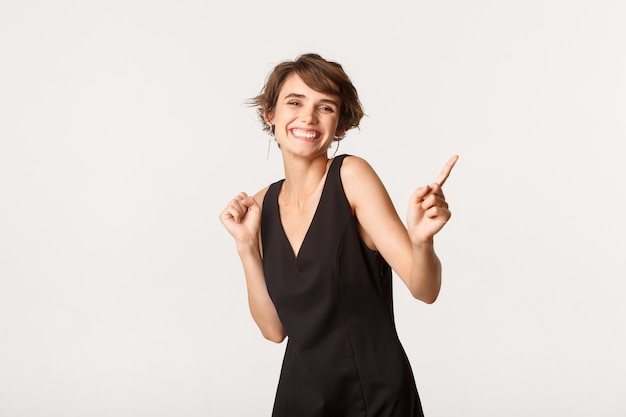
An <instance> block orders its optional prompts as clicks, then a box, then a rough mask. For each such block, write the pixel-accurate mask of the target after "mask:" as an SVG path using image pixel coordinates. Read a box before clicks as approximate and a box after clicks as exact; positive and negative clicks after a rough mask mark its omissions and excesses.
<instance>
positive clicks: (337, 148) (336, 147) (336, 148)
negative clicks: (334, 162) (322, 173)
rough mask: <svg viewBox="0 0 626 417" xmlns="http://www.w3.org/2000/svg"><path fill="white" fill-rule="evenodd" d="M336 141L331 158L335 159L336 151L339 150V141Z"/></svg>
mask: <svg viewBox="0 0 626 417" xmlns="http://www.w3.org/2000/svg"><path fill="white" fill-rule="evenodd" d="M336 141H337V146H335V152H333V158H334V157H335V155H337V151H338V150H339V139H336Z"/></svg>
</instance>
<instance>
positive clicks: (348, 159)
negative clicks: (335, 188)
mask: <svg viewBox="0 0 626 417" xmlns="http://www.w3.org/2000/svg"><path fill="white" fill-rule="evenodd" d="M341 179H342V180H343V181H344V182H345V181H352V180H355V179H357V180H358V181H364V180H365V181H366V180H368V179H376V180H378V175H377V174H376V171H374V168H372V166H371V165H370V163H369V162H367V161H366V160H365V159H364V158H361V157H360V156H355V155H345V157H344V159H343V163H342V165H341Z"/></svg>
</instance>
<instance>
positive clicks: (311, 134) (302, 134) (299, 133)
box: [292, 129, 317, 139]
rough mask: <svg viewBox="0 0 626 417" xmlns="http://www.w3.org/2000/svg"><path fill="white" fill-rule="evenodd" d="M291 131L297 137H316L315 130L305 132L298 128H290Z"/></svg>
mask: <svg viewBox="0 0 626 417" xmlns="http://www.w3.org/2000/svg"><path fill="white" fill-rule="evenodd" d="M292 132H293V134H294V136H297V137H299V138H306V139H315V138H316V137H317V132H305V131H303V130H299V129H294V130H292Z"/></svg>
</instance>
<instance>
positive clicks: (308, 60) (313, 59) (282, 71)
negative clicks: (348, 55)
mask: <svg viewBox="0 0 626 417" xmlns="http://www.w3.org/2000/svg"><path fill="white" fill-rule="evenodd" d="M293 73H296V74H298V76H300V78H302V81H304V83H305V84H306V85H308V86H309V87H311V88H312V89H313V90H315V91H319V92H320V93H326V94H333V95H336V96H338V97H339V98H340V100H341V108H340V109H339V122H338V124H337V130H339V131H341V132H342V133H341V135H340V136H337V137H336V140H341V139H343V138H344V136H345V133H346V131H348V130H350V129H352V128H355V127H359V122H360V121H361V118H363V115H364V112H363V107H362V105H361V102H360V101H359V95H358V93H357V91H356V88H354V85H352V81H350V78H349V77H348V75H347V74H346V73H345V71H344V70H343V67H342V66H341V65H340V64H338V63H337V62H333V61H327V60H326V59H324V58H322V57H321V56H319V55H318V54H303V55H300V56H299V57H298V58H296V59H295V60H294V61H284V62H282V63H280V64H278V65H276V66H275V67H274V69H273V70H272V72H270V74H269V75H268V77H267V80H266V81H265V85H264V86H263V89H262V90H261V94H259V95H258V96H256V97H254V98H252V99H250V100H249V101H248V103H249V104H250V105H252V106H254V107H256V108H257V111H258V113H259V116H260V117H261V121H262V122H263V129H264V130H266V131H268V132H269V130H270V127H269V126H268V125H267V124H266V123H265V119H264V115H265V114H266V113H269V112H271V111H272V110H273V109H274V107H275V106H276V102H277V101H278V94H279V93H280V89H281V88H282V86H283V84H284V83H285V80H286V79H287V77H288V76H289V75H291V74H293Z"/></svg>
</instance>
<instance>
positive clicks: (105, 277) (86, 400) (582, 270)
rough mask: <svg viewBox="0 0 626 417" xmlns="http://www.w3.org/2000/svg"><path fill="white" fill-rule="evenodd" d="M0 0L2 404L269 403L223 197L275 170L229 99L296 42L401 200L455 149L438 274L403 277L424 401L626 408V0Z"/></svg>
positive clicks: (500, 414)
mask: <svg viewBox="0 0 626 417" xmlns="http://www.w3.org/2000/svg"><path fill="white" fill-rule="evenodd" d="M0 4H1V5H0V140H1V147H0V198H1V204H0V275H1V277H0V416H2V417H20V416H28V417H39V416H42V417H43V416H46V417H52V416H63V417H73V416H81V417H83V416H89V417H99V416H114V417H124V416H133V417H134V416H150V417H158V416H185V417H187V416H189V417H194V416H219V417H222V416H235V417H240V416H261V417H262V416H269V415H270V412H271V407H272V403H273V396H274V392H275V389H276V383H277V380H278V374H279V370H280V365H281V360H282V355H283V351H284V344H283V345H275V344H273V343H271V342H268V341H265V340H264V339H263V338H262V337H261V335H260V333H259V332H258V330H257V329H256V327H255V325H254V323H253V322H252V319H251V318H250V315H249V313H248V307H247V303H246V293H245V285H244V279H243V276H242V271H241V266H240V264H239V262H238V258H237V256H236V253H235V250H234V244H233V242H232V239H231V238H230V236H229V235H228V234H227V232H226V231H225V230H224V229H223V227H222V226H221V224H220V223H219V221H218V214H219V212H220V211H221V210H222V208H223V207H225V205H226V203H227V202H228V200H229V199H230V198H232V197H233V196H234V195H235V194H236V193H237V192H239V191H241V190H245V191H247V192H250V193H252V192H256V191H257V190H258V189H260V188H261V187H263V186H265V185H267V184H268V183H270V182H272V181H274V180H276V179H279V178H282V165H281V161H280V156H279V153H278V150H277V149H276V148H275V147H273V148H272V152H271V154H270V157H269V160H266V150H267V136H266V135H265V134H264V133H263V132H262V131H261V125H260V122H259V121H258V120H257V119H256V114H255V112H254V110H253V109H251V108H249V107H247V106H246V105H245V100H246V99H248V98H249V97H252V96H254V95H256V94H257V93H258V92H259V90H260V88H261V87H262V85H263V81H264V79H265V76H266V75H267V74H268V72H269V71H270V69H271V68H272V67H273V66H274V65H275V64H277V63H279V62H281V61H283V60H286V59H293V58H295V57H296V56H297V55H298V54H300V53H305V52H318V53H320V54H322V55H323V56H324V57H326V58H328V59H332V60H336V61H339V62H340V63H341V64H342V65H343V66H344V68H345V69H346V71H347V72H348V74H349V75H350V76H351V78H352V80H353V82H354V83H355V85H356V86H357V88H358V89H359V93H360V96H361V99H362V102H363V104H364V106H365V110H366V113H367V115H368V116H367V117H366V118H365V119H364V120H363V122H362V126H361V127H362V128H361V130H360V132H359V131H352V132H350V133H349V134H348V136H347V138H346V140H345V141H343V142H342V144H341V148H340V150H339V153H344V152H345V153H351V154H356V155H359V156H362V157H364V158H365V159H367V160H368V161H369V162H370V163H371V165H372V166H373V167H374V168H375V169H376V170H377V171H378V173H379V175H380V176H381V178H382V179H383V181H384V182H385V184H386V185H387V187H388V189H389V192H390V194H391V196H392V198H393V200H394V202H395V203H396V206H397V208H398V211H399V212H400V214H401V216H402V217H403V218H404V214H405V205H406V202H407V200H408V197H409V195H410V194H411V192H412V191H413V189H414V188H416V187H418V186H421V185H424V184H427V183H429V182H431V181H432V180H434V178H435V177H436V175H437V173H438V172H439V170H440V169H441V167H442V166H443V164H444V163H445V162H446V160H447V159H448V157H449V156H450V155H452V154H454V153H458V154H459V155H460V157H461V158H460V160H459V162H458V164H457V166H456V167H455V169H454V171H453V172H452V175H451V177H450V179H449V180H448V183H447V184H446V187H445V189H446V195H447V197H448V200H449V202H450V205H451V208H452V210H453V218H452V220H451V221H450V223H449V224H448V225H447V226H446V228H445V229H444V230H443V231H442V232H441V233H440V235H438V238H437V250H438V253H439V255H440V257H441V259H442V261H443V264H444V274H445V275H444V286H443V290H442V293H441V296H440V299H439V300H438V301H437V303H435V304H434V305H431V306H428V305H425V304H422V303H420V302H419V301H415V300H412V299H411V298H410V295H409V293H408V291H407V290H406V289H405V288H404V287H403V286H402V285H401V283H400V282H399V280H396V317H397V325H398V332H399V334H400V337H401V339H402V341H403V343H404V346H405V348H406V350H407V354H408V355H409V358H410V360H411V363H412V365H413V368H414V372H415V375H416V380H417V384H418V388H419V391H420V394H421V397H422V401H423V404H424V409H425V412H426V414H427V416H429V417H437V416H441V417H450V416H476V417H515V416H528V415H532V416H550V417H552V416H565V415H567V416H570V417H571V416H616V417H617V416H624V415H626V399H624V392H625V387H626V355H625V354H624V352H626V337H625V329H626V325H625V321H626V320H625V319H626V303H625V302H624V298H625V296H626V284H625V283H624V280H625V278H626V274H625V272H624V271H625V269H626V268H625V267H626V261H625V250H624V249H625V248H626V218H625V213H626V203H625V201H624V200H625V199H624V188H625V185H624V182H625V181H624V180H625V179H626V169H625V168H624V163H623V161H622V160H623V156H622V151H621V150H622V149H623V146H624V145H623V144H624V141H625V139H626V117H625V116H626V47H625V45H626V42H625V39H626V24H624V22H625V21H626V2H624V1H621V0H614V1H609V0H598V1H593V2H592V1H574V0H560V1H557V0H526V1H490V0H478V1H471V2H470V1H462V0H448V1H446V0H444V1H429V2H426V1H419V2H418V1H386V2H384V3H379V2H371V3H370V2H362V1H357V0H352V1H336V0H333V1H325V0H322V1H318V2H295V1H274V2H271V1H267V2H266V1H251V0H247V1H228V2H226V1H223V2H214V1H200V0H198V1H190V0H183V1H180V0H179V1H147V0H126V1H107V2H86V1H67V0H66V1H55V2H47V1H43V0H32V1H19V2H18V1H9V0H3V1H2V3H0Z"/></svg>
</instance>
